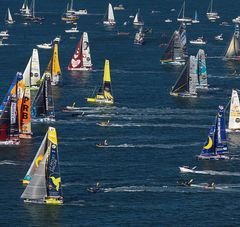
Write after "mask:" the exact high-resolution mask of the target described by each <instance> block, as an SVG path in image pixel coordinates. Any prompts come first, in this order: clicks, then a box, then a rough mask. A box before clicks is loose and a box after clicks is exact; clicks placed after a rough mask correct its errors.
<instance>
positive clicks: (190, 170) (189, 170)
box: [179, 166, 197, 173]
mask: <svg viewBox="0 0 240 227" xmlns="http://www.w3.org/2000/svg"><path fill="white" fill-rule="evenodd" d="M196 168H197V167H196V166H194V167H193V168H189V166H182V167H179V169H180V172H181V173H193V172H194V170H195V169H196Z"/></svg>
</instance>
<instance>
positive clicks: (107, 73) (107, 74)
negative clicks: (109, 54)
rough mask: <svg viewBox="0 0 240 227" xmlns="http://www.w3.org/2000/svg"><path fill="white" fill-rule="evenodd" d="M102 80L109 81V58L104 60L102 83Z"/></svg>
mask: <svg viewBox="0 0 240 227" xmlns="http://www.w3.org/2000/svg"><path fill="white" fill-rule="evenodd" d="M104 82H111V76H110V64H109V60H105V65H104V76H103V83H104Z"/></svg>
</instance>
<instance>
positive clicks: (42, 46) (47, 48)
mask: <svg viewBox="0 0 240 227" xmlns="http://www.w3.org/2000/svg"><path fill="white" fill-rule="evenodd" d="M37 47H38V48H40V49H46V50H49V49H52V46H51V45H50V44H39V45H37Z"/></svg>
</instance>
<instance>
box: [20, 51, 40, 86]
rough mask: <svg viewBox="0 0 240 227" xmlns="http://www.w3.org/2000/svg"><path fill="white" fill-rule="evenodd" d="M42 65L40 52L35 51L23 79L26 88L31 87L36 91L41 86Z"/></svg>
mask: <svg viewBox="0 0 240 227" xmlns="http://www.w3.org/2000/svg"><path fill="white" fill-rule="evenodd" d="M40 75H41V74H40V63H39V55H38V50H37V49H33V51H32V56H31V57H30V59H29V61H28V64H27V66H26V68H25V70H24V73H23V79H24V82H25V86H26V87H29V88H30V89H31V90H36V89H38V88H39V85H40V80H41V77H40Z"/></svg>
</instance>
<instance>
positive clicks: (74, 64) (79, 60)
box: [68, 37, 83, 70]
mask: <svg viewBox="0 0 240 227" xmlns="http://www.w3.org/2000/svg"><path fill="white" fill-rule="evenodd" d="M82 39H83V37H81V39H80V41H79V43H78V44H77V47H76V50H75V52H74V55H73V56H72V59H71V62H70V63H69V65H68V70H74V69H79V68H82V67H83V56H82Z"/></svg>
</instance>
